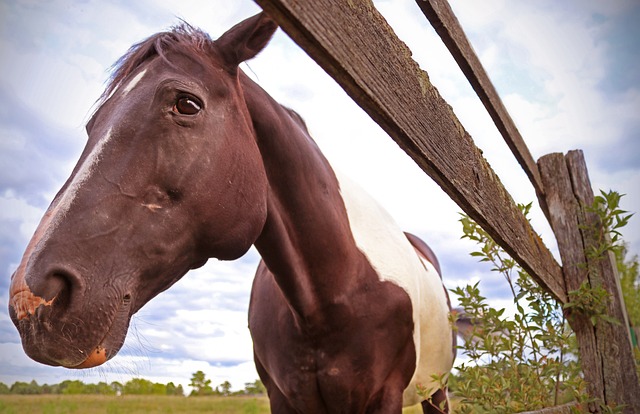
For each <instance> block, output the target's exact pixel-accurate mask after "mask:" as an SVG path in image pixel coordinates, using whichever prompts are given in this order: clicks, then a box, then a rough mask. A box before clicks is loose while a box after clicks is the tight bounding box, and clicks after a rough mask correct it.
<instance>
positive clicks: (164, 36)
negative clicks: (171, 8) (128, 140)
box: [98, 21, 213, 106]
mask: <svg viewBox="0 0 640 414" xmlns="http://www.w3.org/2000/svg"><path fill="white" fill-rule="evenodd" d="M212 44H213V40H212V39H211V37H210V36H209V35H208V34H207V33H206V32H204V31H202V30H201V29H198V28H196V27H194V26H191V25H190V24H189V23H187V22H185V21H182V22H181V23H180V24H179V25H176V26H174V27H172V28H171V29H170V30H169V31H166V32H160V33H156V34H154V35H153V36H150V37H148V38H147V39H145V40H143V41H141V42H139V43H137V44H135V45H133V46H131V48H129V50H128V51H127V53H125V54H124V55H123V56H122V57H120V59H118V60H117V61H116V63H115V64H114V65H113V66H112V67H111V76H110V78H109V81H108V82H107V87H106V88H105V91H104V92H103V94H102V96H101V97H100V99H99V104H102V103H103V102H104V101H105V100H106V99H108V97H109V96H111V95H112V94H113V92H114V91H115V90H116V89H117V88H118V86H120V84H121V83H122V82H123V81H124V80H125V79H127V77H129V76H130V75H131V74H132V73H133V72H135V71H136V69H138V68H139V67H140V66H141V65H142V64H144V63H145V62H147V61H149V60H151V59H152V58H154V57H155V56H160V57H161V58H162V59H165V60H166V61H167V62H168V63H170V62H169V61H168V60H167V57H166V55H167V53H168V52H171V51H176V52H179V53H181V54H183V55H188V56H190V57H192V58H194V59H198V60H205V59H208V58H209V57H210V56H211V52H210V50H211V49H210V46H211V45H212ZM98 106H99V105H98Z"/></svg>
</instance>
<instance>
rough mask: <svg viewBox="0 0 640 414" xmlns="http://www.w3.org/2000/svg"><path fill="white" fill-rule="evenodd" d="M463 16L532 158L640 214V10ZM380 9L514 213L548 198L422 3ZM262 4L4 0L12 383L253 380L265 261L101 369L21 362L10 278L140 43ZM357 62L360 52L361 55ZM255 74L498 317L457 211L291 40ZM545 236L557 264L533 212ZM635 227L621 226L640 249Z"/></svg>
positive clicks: (495, 1) (175, 295) (544, 1)
mask: <svg viewBox="0 0 640 414" xmlns="http://www.w3.org/2000/svg"><path fill="white" fill-rule="evenodd" d="M450 3H451V6H452V8H453V10H454V12H455V13H456V15H457V16H458V19H459V20H460V22H461V24H462V26H463V27H464V29H465V31H466V32H467V35H468V37H469V39H470V41H471V43H472V45H473V47H474V48H475V50H476V52H477V54H478V56H479V57H480V60H481V62H482V63H483V65H484V66H485V68H486V70H487V72H488V74H489V77H490V78H491V79H492V81H493V82H494V85H495V86H496V88H497V90H498V92H499V93H500V95H501V97H502V99H503V101H504V103H505V106H506V107H507V109H508V111H509V112H510V114H511V116H512V118H513V119H514V120H515V123H516V125H517V126H518V128H519V130H520V132H521V134H522V136H523V137H524V139H525V141H526V143H527V144H528V146H529V149H530V151H531V153H532V155H533V157H534V159H538V158H539V157H541V156H543V155H545V154H548V153H551V152H563V153H566V152H567V151H569V150H572V149H582V150H583V151H584V154H585V158H586V162H587V166H588V169H589V174H590V177H591V180H592V185H593V187H594V189H595V190H596V191H598V190H599V189H602V190H605V191H606V190H609V189H613V190H616V191H618V192H620V193H623V194H626V196H625V197H624V198H623V199H622V208H623V209H625V210H628V211H631V212H638V211H640V191H639V190H640V186H638V184H639V183H640V158H639V155H640V137H639V136H638V134H639V132H638V131H640V116H639V115H640V71H639V70H638V68H639V67H640V26H638V24H637V22H638V21H639V20H640V2H639V1H638V0H612V1H607V2H603V1H600V0H567V1H563V2H557V1H553V0H540V1H536V2H529V1H506V0H483V1H482V2H478V1H476V0H451V1H450ZM374 4H375V5H376V7H377V8H378V10H379V11H380V12H381V13H382V14H383V16H384V17H385V18H386V19H387V20H388V22H389V23H390V24H391V26H392V27H393V28H394V30H395V31H396V33H397V35H398V36H399V37H400V38H401V39H402V40H403V41H404V42H405V43H407V45H408V46H409V47H410V48H411V50H412V52H413V57H414V59H415V60H416V61H417V62H418V63H419V64H420V66H421V67H422V68H423V69H424V70H426V71H427V72H428V73H429V76H430V79H431V81H432V83H433V84H434V85H435V86H436V87H437V88H438V90H439V91H440V93H441V95H442V96H443V97H444V98H445V99H446V100H447V101H448V103H449V104H450V105H451V106H452V107H453V110H454V112H455V113H456V114H457V116H458V118H459V119H460V120H461V122H462V124H463V125H464V126H465V128H466V129H467V130H468V131H469V132H470V134H471V136H472V137H473V138H474V140H475V142H476V145H478V146H479V147H480V148H481V149H482V150H483V153H484V156H485V157H486V158H487V160H488V161H489V163H490V164H491V165H492V166H493V168H494V169H495V170H496V172H497V173H498V175H499V176H500V177H501V180H502V182H503V184H504V185H505V186H506V188H507V189H508V190H509V192H510V193H511V194H512V196H513V198H514V200H515V201H516V202H518V203H529V202H532V201H535V194H534V192H533V189H532V187H531V185H530V184H529V182H528V180H527V178H526V175H525V174H524V172H523V171H522V170H521V168H520V167H519V165H518V164H517V163H516V161H515V159H514V157H513V156H512V155H511V153H510V151H509V149H508V147H507V146H506V144H505V143H504V141H503V140H502V138H501V136H500V134H499V133H498V131H497V129H496V128H495V126H494V125H493V123H492V121H491V119H490V118H489V116H488V115H487V113H486V111H485V109H484V107H483V106H482V104H481V103H480V101H479V99H478V98H477V97H476V95H475V94H474V92H473V90H472V89H471V87H470V86H469V84H468V82H467V81H466V79H465V78H464V76H463V75H462V73H461V72H460V70H459V69H458V67H457V65H456V63H455V62H454V60H453V59H452V58H451V56H450V55H449V53H448V51H447V50H446V48H445V47H444V45H443V44H442V42H441V41H440V39H439V38H438V36H437V35H436V34H435V32H434V31H433V29H432V28H431V26H430V25H429V23H428V21H427V20H426V19H425V18H424V17H423V15H422V14H421V12H420V10H419V9H418V7H417V5H416V4H415V2H414V1H411V0H379V1H374ZM259 10H260V9H259V7H258V6H256V5H255V4H254V3H253V2H252V1H249V0H236V1H222V0H215V1H206V0H187V1H179V2H178V1H174V2H170V1H167V0H159V1H152V0H143V1H137V2H130V1H125V0H121V1H98V0H84V1H71V0H53V1H49V0H47V1H45V0H31V1H8V0H0V63H1V65H0V73H1V74H2V76H0V382H4V383H6V384H12V383H13V382H15V381H31V380H33V379H35V380H36V381H37V382H38V383H40V384H44V383H49V384H52V383H58V382H61V381H62V380H64V379H79V380H82V381H85V382H98V381H105V382H112V381H119V382H126V381H128V380H129V379H131V378H133V377H144V378H147V379H149V380H152V381H154V382H162V383H167V382H169V381H173V382H174V383H176V384H178V383H180V384H183V386H185V387H186V386H187V385H188V383H189V379H190V377H191V374H192V373H194V372H195V371H198V370H202V371H204V372H205V374H206V375H207V377H208V378H209V379H211V380H212V383H213V384H214V385H216V384H220V383H222V382H223V381H225V380H228V381H230V382H231V384H232V386H233V388H234V389H242V388H244V383H245V382H250V381H254V380H255V379H257V378H258V376H257V374H256V372H255V368H254V366H253V361H252V351H251V338H250V335H249V331H248V329H247V307H248V302H249V291H250V288H251V281H252V277H253V274H254V271H255V267H256V265H257V262H258V260H259V256H258V254H257V252H256V251H255V250H253V249H252V250H250V251H249V253H247V254H246V255H245V256H244V257H242V258H241V259H239V260H237V261H234V262H221V261H210V262H209V263H208V264H207V265H206V266H205V267H203V268H201V269H198V270H195V271H191V272H190V273H188V274H187V275H186V276H185V277H184V278H183V279H182V280H181V281H179V282H178V283H176V284H175V285H174V286H173V287H172V288H171V289H169V290H168V291H166V292H164V293H162V294H160V295H159V296H158V297H156V298H155V299H153V300H152V301H151V302H150V303H148V304H147V305H146V306H145V307H143V308H142V309H141V310H140V311H139V312H138V313H137V314H136V315H135V316H134V317H133V319H132V323H131V327H130V330H129V335H128V336H127V340H126V342H125V345H124V347H123V349H122V350H121V351H120V354H119V355H117V356H116V357H115V358H113V359H112V360H111V361H109V362H108V363H107V364H105V365H103V366H101V367H98V368H94V369H91V370H84V371H74V370H67V369H64V368H54V367H47V366H44V365H40V364H38V363H36V362H33V361H31V360H30V359H29V358H28V357H26V356H25V354H24V352H23V351H22V347H21V345H20V338H19V336H18V333H17V330H16V329H15V327H14V326H13V324H12V322H11V320H10V319H9V316H8V312H7V304H8V287H9V283H10V277H11V274H12V273H13V271H14V270H15V268H16V267H17V265H18V263H19V261H20V259H21V257H22V253H23V251H24V249H25V247H26V245H27V243H28V241H29V239H30V238H31V235H32V234H33V232H34V230H35V228H36V226H37V224H38V222H39V220H40V218H41V217H42V215H43V213H44V211H45V210H46V208H47V206H48V204H49V203H50V201H51V199H52V198H53V196H54V195H55V193H56V192H57V190H58V189H59V188H60V187H61V185H62V184H63V182H64V181H65V180H66V178H67V177H68V175H69V174H70V172H71V170H72V168H73V166H74V165H75V162H76V161H77V159H78V157H79V155H80V153H81V151H82V148H83V147H84V144H85V142H86V134H85V131H84V124H85V123H86V122H87V121H88V118H89V116H90V114H91V113H92V111H93V110H94V109H95V106H94V103H95V102H96V100H97V99H98V97H99V96H100V94H101V93H102V91H103V89H104V87H105V81H106V80H107V79H108V76H109V68H110V67H111V65H112V64H113V63H114V62H115V61H116V60H117V59H118V58H119V57H120V56H121V55H123V54H124V53H125V52H126V51H127V49H128V48H129V46H131V45H132V44H134V43H136V42H138V41H140V40H142V39H144V38H146V37H148V36H150V35H152V34H154V33H156V32H159V31H163V30H166V29H168V28H169V27H171V26H172V25H175V24H177V23H179V21H180V19H183V20H185V21H187V22H189V23H190V24H192V25H194V26H197V27H200V28H202V29H203V30H205V31H207V32H208V33H209V34H210V35H211V36H212V37H213V38H217V37H218V36H219V35H221V34H222V33H223V32H224V31H225V30H226V29H228V28H230V27H231V26H232V25H233V24H235V23H237V22H239V21H240V20H242V19H244V18H246V17H249V16H251V15H253V14H255V13H257V12H258V11H259ZM354 53H357V51H356V52H354ZM242 68H243V70H245V72H247V73H248V74H249V75H250V76H251V77H252V78H254V79H255V80H256V81H257V82H258V83H260V84H261V85H262V87H263V88H264V89H265V90H266V91H267V92H269V93H270V94H271V95H272V96H273V97H274V98H276V100H278V101H279V102H281V103H283V104H285V105H287V106H289V107H291V108H293V109H295V110H296V111H297V112H299V113H300V114H301V115H302V116H303V117H304V118H305V120H306V122H307V124H308V126H309V129H310V131H311V133H312V135H313V137H314V139H315V140H316V141H317V142H318V144H319V146H320V148H321V149H322V150H323V152H324V153H325V155H326V156H327V157H328V158H329V160H330V161H331V162H332V164H333V165H334V167H336V168H338V169H340V170H342V171H344V172H345V173H346V174H348V175H350V176H351V177H352V178H353V179H354V180H355V181H357V182H359V183H360V184H361V185H362V186H363V187H364V188H365V189H367V190H368V191H369V192H370V193H371V194H372V195H373V196H374V197H375V198H376V199H377V200H378V201H379V202H380V203H381V204H382V205H383V206H385V208H387V209H388V210H389V211H390V212H391V214H392V215H393V216H394V217H395V218H396V220H397V221H398V222H399V224H400V225H401V227H402V228H404V229H405V230H407V231H410V232H412V233H415V234H417V235H419V236H420V237H422V238H423V239H424V240H426V241H427V242H428V243H429V244H430V245H431V246H432V247H433V249H434V250H435V252H436V254H437V255H438V257H439V260H440V263H441V265H442V269H443V273H444V281H445V284H446V285H447V287H449V288H453V287H456V286H461V285H465V284H467V283H475V282H477V281H479V280H481V284H480V287H481V289H482V291H483V294H484V295H485V296H487V297H488V298H489V300H490V302H491V304H492V305H493V306H496V307H508V306H509V305H510V303H511V302H512V299H511V294H510V292H509V288H508V286H507V285H506V283H505V282H504V280H503V279H502V278H501V276H499V275H495V274H492V273H491V272H490V271H489V268H488V267H487V266H486V265H485V264H482V263H478V262H477V260H476V259H475V258H472V257H470V256H469V253H470V252H471V251H472V250H473V249H474V247H475V246H474V245H473V244H472V243H470V242H469V241H467V240H461V239H460V236H461V235H462V230H461V226H460V224H459V222H458V220H459V218H460V216H459V213H460V212H461V209H460V208H459V207H458V206H456V205H455V204H454V203H453V202H452V201H451V200H450V199H449V198H448V197H447V196H446V195H445V194H444V192H443V191H442V190H441V189H440V188H439V187H438V186H437V185H436V184H435V183H434V182H433V181H432V180H431V179H430V178H429V177H428V176H426V175H425V174H424V173H423V172H422V171H421V170H420V169H419V168H418V167H417V166H416V165H415V164H414V163H413V161H412V160H411V159H410V158H409V157H408V156H407V155H406V154H404V153H403V152H402V151H401V150H400V149H399V148H398V147H397V145H396V144H395V143H394V142H393V141H392V140H391V139H390V138H389V137H388V136H387V135H386V134H385V133H384V132H383V131H382V130H381V129H380V128H379V127H378V126H377V125H376V124H375V123H374V122H373V121H372V120H371V119H370V118H369V117H368V116H367V115H366V114H365V113H364V112H363V111H362V110H361V109H360V108H359V107H358V106H357V105H356V104H355V103H353V102H352V101H351V100H350V99H349V97H348V96H347V95H346V94H345V93H344V92H343V91H342V89H341V88H340V87H339V86H338V85H337V84H336V83H335V82H334V81H333V80H332V79H331V78H330V77H329V76H328V75H326V74H325V73H324V71H323V70H322V69H321V68H319V67H318V66H317V65H316V64H315V62H314V61H313V60H311V59H310V58H309V57H308V56H307V55H306V54H305V53H304V51H302V50H301V49H300V48H299V47H298V46H297V45H296V44H295V43H294V42H292V41H291V40H290V39H289V38H288V37H287V35H286V34H285V33H283V32H282V31H281V30H279V31H278V32H277V33H276V35H275V37H274V38H273V40H272V41H271V43H270V44H269V45H268V46H267V48H266V49H265V50H264V51H263V52H262V53H261V54H260V55H258V57H257V58H255V59H254V60H252V61H250V62H248V64H244V65H243V66H242ZM531 220H532V223H533V226H534V228H535V229H536V231H538V232H539V233H540V234H541V235H542V238H543V240H544V241H545V243H546V244H547V246H548V247H549V248H550V249H551V250H552V252H553V253H554V254H555V255H556V257H558V255H557V252H556V250H557V249H556V247H555V242H554V240H553V236H552V233H551V230H550V228H549V226H548V224H547V223H546V221H545V219H544V217H543V215H542V213H541V212H540V210H539V208H538V207H537V204H536V203H535V202H534V209H533V212H532V215H531ZM639 223H640V219H638V218H635V220H634V219H632V220H631V224H630V225H629V226H627V227H626V228H624V229H623V235H624V237H625V240H627V241H628V242H629V249H630V253H631V254H632V255H636V254H638V252H640V224H639Z"/></svg>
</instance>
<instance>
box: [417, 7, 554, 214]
mask: <svg viewBox="0 0 640 414" xmlns="http://www.w3.org/2000/svg"><path fill="white" fill-rule="evenodd" d="M416 3H417V4H418V6H419V7H420V9H421V10H422V12H423V13H424V15H425V16H426V17H427V19H428V20H429V22H430V23H431V25H432V26H433V28H434V29H435V30H436V32H437V33H438V35H439V36H440V38H441V39H442V41H443V43H444V44H445V46H447V48H448V49H449V52H450V53H451V55H452V56H453V58H454V59H455V61H456V62H457V63H458V66H459V67H460V69H461V70H462V73H464V75H465V76H466V77H467V80H468V81H469V83H470V84H471V86H472V87H473V89H474V90H475V91H476V94H477V95H478V97H479V98H480V101H482V103H483V104H484V107H485V108H486V109H487V112H489V115H490V116H491V119H493V122H494V123H495V125H496V127H497V128H498V131H500V134H502V137H503V138H504V140H505V142H506V143H507V145H508V146H509V148H510V149H511V152H513V155H514V156H515V157H516V159H517V160H518V162H519V163H520V166H521V167H522V169H523V170H524V172H525V173H526V174H527V177H529V180H530V181H531V184H533V188H534V189H535V191H536V195H537V196H538V201H539V203H540V207H541V208H542V211H543V212H544V214H545V215H546V216H547V219H549V213H548V209H547V206H546V205H545V201H544V196H543V195H544V190H543V185H542V179H541V177H540V173H539V172H538V167H537V165H536V162H535V161H534V159H533V157H532V156H531V152H530V151H529V148H528V147H527V145H526V143H525V141H524V139H523V138H522V135H521V134H520V131H518V128H517V127H516V124H515V122H513V119H512V118H511V115H509V112H507V109H506V108H505V106H504V104H503V103H502V99H500V95H498V92H497V91H496V89H495V87H494V86H493V83H491V80H490V79H489V75H488V74H487V72H486V70H485V69H484V66H482V63H480V59H478V56H477V55H476V52H475V51H474V50H473V47H472V46H471V43H470V42H469V39H468V38H467V35H466V34H465V33H464V30H463V29H462V26H461V25H460V22H459V21H458V19H457V17H456V16H455V14H454V13H453V10H451V7H450V6H449V2H448V1H446V0H416Z"/></svg>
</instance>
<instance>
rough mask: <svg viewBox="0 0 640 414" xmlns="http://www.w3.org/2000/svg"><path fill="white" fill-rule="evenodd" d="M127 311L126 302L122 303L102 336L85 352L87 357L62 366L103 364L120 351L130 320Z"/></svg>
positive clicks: (81, 367)
mask: <svg viewBox="0 0 640 414" xmlns="http://www.w3.org/2000/svg"><path fill="white" fill-rule="evenodd" d="M129 311H130V307H129V306H128V304H126V305H123V307H122V308H121V309H120V310H119V311H118V313H117V314H116V316H115V319H114V321H113V323H112V324H111V327H110V328H109V330H108V331H107V333H106V335H105V336H104V338H103V339H102V340H101V341H100V343H99V344H98V345H96V346H95V347H94V348H93V349H92V350H91V351H90V352H88V353H87V354H86V355H87V357H86V358H85V359H84V361H82V362H81V363H79V364H75V363H74V364H64V365H63V366H64V367H65V368H70V369H85V368H94V367H97V366H99V365H102V364H104V363H105V362H107V361H108V360H110V359H111V358H113V357H114V356H116V354H117V353H118V351H120V348H122V345H123V344H124V340H125V338H126V336H127V330H128V329H129V321H130V320H131V315H130V313H129Z"/></svg>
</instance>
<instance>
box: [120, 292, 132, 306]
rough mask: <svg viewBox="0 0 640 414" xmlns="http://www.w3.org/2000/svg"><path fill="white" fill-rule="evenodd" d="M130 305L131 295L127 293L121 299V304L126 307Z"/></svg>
mask: <svg viewBox="0 0 640 414" xmlns="http://www.w3.org/2000/svg"><path fill="white" fill-rule="evenodd" d="M130 303H131V294H130V293H127V294H125V295H124V296H123V297H122V304H123V305H125V306H128V305H129V304H130Z"/></svg>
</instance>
